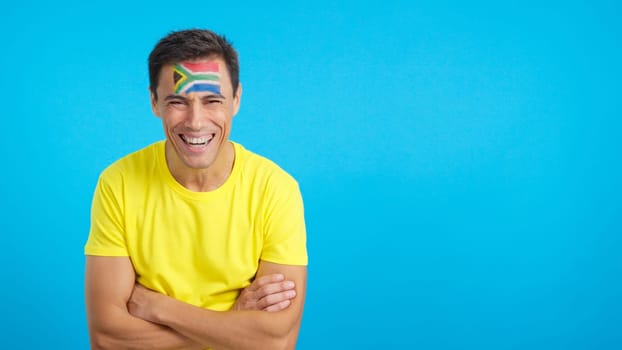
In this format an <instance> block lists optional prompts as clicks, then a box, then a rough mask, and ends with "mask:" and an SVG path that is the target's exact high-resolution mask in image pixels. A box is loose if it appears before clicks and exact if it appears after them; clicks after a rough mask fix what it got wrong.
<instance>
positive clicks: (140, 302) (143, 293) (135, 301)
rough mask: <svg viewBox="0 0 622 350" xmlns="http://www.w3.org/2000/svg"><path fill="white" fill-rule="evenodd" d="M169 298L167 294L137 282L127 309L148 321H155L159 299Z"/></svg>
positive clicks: (135, 315) (133, 314)
mask: <svg viewBox="0 0 622 350" xmlns="http://www.w3.org/2000/svg"><path fill="white" fill-rule="evenodd" d="M161 298H167V296H165V295H163V294H160V293H157V292H154V291H152V290H150V289H147V288H145V287H143V286H142V285H140V284H138V283H136V284H135V285H134V290H133V291H132V295H131V296H130V300H128V302H127V310H128V311H129V313H130V314H131V315H132V316H134V317H138V318H142V319H143V320H146V321H151V322H155V311H154V307H155V306H156V305H157V304H156V303H157V302H158V300H159V299H161Z"/></svg>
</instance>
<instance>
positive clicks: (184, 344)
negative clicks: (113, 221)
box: [85, 256, 306, 349]
mask: <svg viewBox="0 0 622 350" xmlns="http://www.w3.org/2000/svg"><path fill="white" fill-rule="evenodd" d="M279 275H281V277H279ZM283 279H287V280H289V281H292V282H294V288H293V289H291V290H290V289H289V288H288V287H287V286H286V281H282V280H283ZM85 282H86V285H85V292H86V306H87V317H88V323H89V332H90V335H91V344H92V347H93V349H204V348H207V347H212V348H215V349H251V348H252V349H256V348H265V349H291V348H294V346H295V342H296V339H297V336H298V330H299V327H300V320H301V316H302V309H303V304H304V293H305V284H306V267H304V266H291V265H279V264H273V263H269V262H264V261H261V262H260V265H259V270H258V271H257V276H256V279H255V282H254V283H253V284H252V285H251V286H249V287H248V288H247V289H246V290H244V291H243V293H242V294H241V296H240V298H239V299H238V301H237V302H236V305H235V306H234V308H233V310H232V311H226V312H220V311H211V310H207V309H203V308H200V307H196V306H193V305H190V304H186V303H184V302H181V301H179V300H176V299H173V298H171V297H168V296H165V295H163V294H160V293H156V292H153V291H150V290H148V289H146V288H144V287H142V286H139V285H136V284H135V275H134V269H133V267H132V264H131V262H130V260H129V258H127V257H96V256H87V261H86V279H85ZM292 290H293V291H295V293H296V296H295V298H293V299H292V296H291V295H289V294H288V293H291V291H292ZM259 310H265V311H278V312H265V311H259Z"/></svg>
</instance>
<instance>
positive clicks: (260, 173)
mask: <svg viewBox="0 0 622 350" xmlns="http://www.w3.org/2000/svg"><path fill="white" fill-rule="evenodd" d="M234 145H235V150H236V161H238V159H239V160H240V161H241V163H242V164H241V168H242V169H241V170H242V176H243V177H251V178H252V179H253V180H254V181H260V182H263V183H264V184H265V185H266V186H269V187H273V186H276V187H285V188H292V187H298V182H297V181H296V179H295V178H294V177H293V176H292V175H291V174H290V173H289V172H287V171H286V170H284V169H283V168H281V167H280V166H279V165H278V164H277V163H275V162H274V161H272V160H271V159H268V158H267V157H265V156H262V155H260V154H257V153H255V152H252V151H250V150H248V149H246V148H244V146H242V145H241V144H238V143H234Z"/></svg>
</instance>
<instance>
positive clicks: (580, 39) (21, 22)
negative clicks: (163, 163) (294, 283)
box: [0, 0, 622, 349]
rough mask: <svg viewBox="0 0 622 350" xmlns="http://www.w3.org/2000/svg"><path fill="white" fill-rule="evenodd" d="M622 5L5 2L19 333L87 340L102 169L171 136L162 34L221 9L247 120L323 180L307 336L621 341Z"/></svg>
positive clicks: (6, 198) (34, 339)
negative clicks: (89, 256)
mask: <svg viewBox="0 0 622 350" xmlns="http://www.w3.org/2000/svg"><path fill="white" fill-rule="evenodd" d="M620 9H621V8H620V5H618V4H617V3H616V2H615V1H596V2H594V1H563V2H561V1H560V2H544V3H543V2H539V1H527V2H525V1H520V2H519V1H512V2H505V4H499V3H498V2H493V1H491V2H482V1H476V2H444V1H441V2H436V1H429V2H425V3H420V2H414V1H404V2H386V3H383V2H374V3H368V2H354V1H352V2H347V3H346V2H344V3H341V2H330V1H315V2H308V3H307V2H296V1H287V2H283V3H272V2H270V3H264V2H257V3H254V4H242V3H238V2H235V3H232V4H230V5H229V4H223V3H211V2H186V3H174V2H158V1H150V2H144V3H138V2H131V1H124V2H120V1H89V2H83V1H73V2H72V1H55V2H53V3H52V2H34V1H30V0H24V1H19V2H10V3H9V4H5V5H3V9H2V14H0V17H1V21H0V29H1V30H0V45H1V47H2V54H1V55H0V66H1V67H3V74H2V76H3V78H2V80H1V82H0V93H1V96H2V107H0V111H1V113H2V128H3V135H2V137H0V149H1V150H2V163H3V168H4V170H3V171H2V172H1V173H0V198H2V210H1V211H0V219H1V220H2V228H1V229H0V230H1V233H2V254H0V267H1V268H2V279H1V281H2V288H1V289H0V299H1V301H2V305H3V308H4V310H3V311H4V312H3V317H2V319H3V321H2V323H3V324H2V327H0V335H1V336H0V339H2V340H1V341H2V342H3V345H2V347H3V348H10V347H11V346H16V348H40V347H41V348H44V347H45V348H52V349H56V348H58V349H60V348H63V349H84V348H87V347H88V335H87V328H86V321H85V312H84V298H83V280H84V279H83V273H84V257H83V245H84V243H85V241H86V238H87V234H88V227H89V209H90V200H91V195H92V192H93V189H94V186H95V183H96V180H97V176H98V174H99V172H100V171H101V170H102V169H103V168H104V167H105V166H106V165H108V164H109V163H111V162H112V161H114V160H115V159H117V158H118V157H120V156H122V155H124V154H126V153H128V152H131V151H133V150H136V149H138V148H141V147H143V146H145V145H147V144H149V143H151V142H154V141H156V140H159V139H161V138H162V137H163V136H162V135H163V134H162V131H161V126H160V124H159V120H158V119H156V118H155V117H153V116H152V114H151V111H150V108H149V99H148V93H147V85H148V76H147V67H146V58H147V55H148V53H149V51H150V50H151V48H152V47H153V45H154V44H155V42H156V41H157V40H158V39H159V38H160V37H161V36H163V35H165V34H167V33H168V32H169V31H171V30H177V29H185V28H189V27H207V28H211V29H213V30H215V31H217V32H219V33H224V34H225V35H226V36H227V37H229V38H230V39H231V40H232V41H233V43H234V45H235V46H236V47H237V49H238V51H239V53H240V59H241V81H242V82H243V86H244V95H243V100H242V108H241V110H240V113H239V114H238V116H237V117H236V120H235V123H234V132H233V136H232V138H233V139H234V140H236V141H238V142H241V143H242V144H244V145H245V146H246V147H247V148H249V149H251V150H254V151H256V152H258V153H260V154H263V155H265V156H268V157H269V158H272V159H273V160H275V161H276V162H278V163H279V164H280V165H281V166H282V167H283V168H285V169H286V170H288V171H289V172H290V173H291V174H293V175H294V176H295V177H296V178H297V179H298V180H299V182H300V185H301V189H302V191H303V195H304V198H305V205H306V216H307V225H308V248H309V253H310V258H311V260H310V267H309V287H308V297H307V303H306V309H305V315H304V319H303V326H302V331H301V334H300V338H299V344H298V345H299V346H298V348H299V349H316V348H328V349H332V348H334V349H342V348H348V349H349V348H389V349H392V348H394V349H401V348H404V349H405V348H413V349H414V348H417V349H619V348H622V330H621V325H622V316H621V312H622V302H621V301H620V299H621V296H622V283H621V281H620V276H621V275H622V260H621V255H622V254H621V253H622V238H621V233H622V223H621V217H622V215H621V214H622V187H621V181H620V179H622V168H621V166H620V160H621V157H620V150H621V149H622V141H621V135H622V122H621V121H620V117H621V101H622V98H621V97H622V96H620V95H621V88H620V81H621V78H622V74H621V68H620V62H622V51H621V44H622V42H621V39H622V36H621V35H622V26H621V25H620V15H621V11H620Z"/></svg>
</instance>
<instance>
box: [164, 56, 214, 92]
mask: <svg viewBox="0 0 622 350" xmlns="http://www.w3.org/2000/svg"><path fill="white" fill-rule="evenodd" d="M173 82H174V83H175V87H174V90H175V93H176V94H189V93H191V92H213V93H215V94H219V95H220V71H219V68H218V63H216V62H213V61H211V62H182V63H178V64H176V65H175V66H174V67H173Z"/></svg>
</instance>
